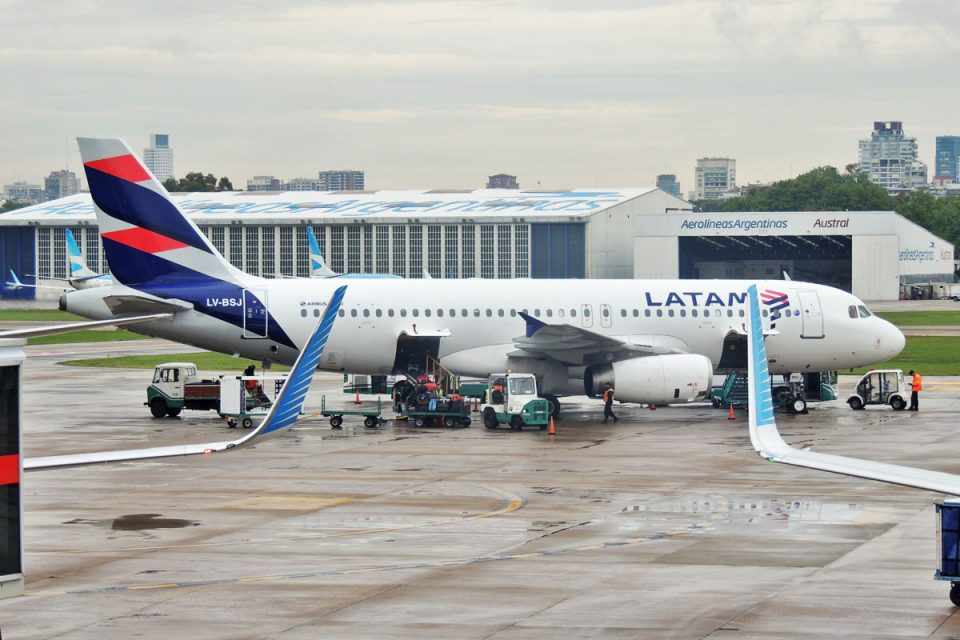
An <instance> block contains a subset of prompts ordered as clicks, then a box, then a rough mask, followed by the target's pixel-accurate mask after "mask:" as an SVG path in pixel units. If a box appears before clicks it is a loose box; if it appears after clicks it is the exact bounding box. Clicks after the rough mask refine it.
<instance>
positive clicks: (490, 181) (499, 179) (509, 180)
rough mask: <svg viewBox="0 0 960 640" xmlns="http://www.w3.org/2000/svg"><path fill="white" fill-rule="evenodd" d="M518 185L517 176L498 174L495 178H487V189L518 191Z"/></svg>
mask: <svg viewBox="0 0 960 640" xmlns="http://www.w3.org/2000/svg"><path fill="white" fill-rule="evenodd" d="M519 188H520V183H519V182H517V176H511V175H510V174H507V173H498V174H497V175H495V176H490V177H488V178H487V189H519Z"/></svg>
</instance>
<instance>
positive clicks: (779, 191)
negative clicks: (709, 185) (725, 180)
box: [693, 167, 960, 246]
mask: <svg viewBox="0 0 960 640" xmlns="http://www.w3.org/2000/svg"><path fill="white" fill-rule="evenodd" d="M693 204H694V205H695V206H696V208H697V210H699V211H718V212H728V211H729V212H732V211H896V212H897V213H899V214H900V215H902V216H903V217H905V218H907V219H908V220H910V221H912V222H915V223H916V224H918V225H920V226H921V227H923V228H924V229H927V230H928V231H930V232H931V233H933V234H935V235H937V236H940V237H941V238H943V239H944V240H947V241H949V242H952V243H953V244H954V246H960V198H937V197H935V196H933V195H931V194H930V193H927V192H925V191H911V192H908V193H903V194H899V195H896V196H891V195H890V194H888V193H887V191H886V189H884V188H883V187H881V186H880V185H877V184H874V183H873V182H871V181H870V179H869V178H868V177H867V175H866V174H864V173H862V172H857V171H853V170H851V169H849V168H848V170H847V171H846V172H845V173H842V174H841V173H840V172H839V171H837V169H836V168H834V167H818V168H816V169H814V170H812V171H808V172H807V173H804V174H802V175H800V176H797V177H796V178H792V179H790V180H781V181H779V182H775V183H773V184H772V185H770V186H765V187H755V188H753V189H752V190H750V191H749V193H747V194H746V195H743V196H740V197H736V198H729V199H727V200H698V201H695V202H694V203H693Z"/></svg>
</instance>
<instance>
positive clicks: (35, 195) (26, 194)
mask: <svg viewBox="0 0 960 640" xmlns="http://www.w3.org/2000/svg"><path fill="white" fill-rule="evenodd" d="M3 195H4V197H5V198H6V199H7V200H16V201H17V202H25V203H27V204H37V203H38V202H43V201H44V200H46V199H47V198H46V193H45V192H44V190H43V187H41V186H40V185H38V184H30V183H29V182H23V181H18V182H11V183H10V184H8V185H6V186H5V187H4V188H3Z"/></svg>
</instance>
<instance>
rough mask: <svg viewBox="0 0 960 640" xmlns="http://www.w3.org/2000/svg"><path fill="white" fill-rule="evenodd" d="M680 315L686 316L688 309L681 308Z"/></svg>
mask: <svg viewBox="0 0 960 640" xmlns="http://www.w3.org/2000/svg"><path fill="white" fill-rule="evenodd" d="M680 317H681V318H686V317H687V310H686V309H680Z"/></svg>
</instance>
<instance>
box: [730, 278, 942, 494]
mask: <svg viewBox="0 0 960 640" xmlns="http://www.w3.org/2000/svg"><path fill="white" fill-rule="evenodd" d="M747 293H748V297H749V301H748V302H749V305H750V324H749V328H748V332H747V352H748V353H749V361H748V394H749V407H750V442H751V443H752V444H753V448H754V450H756V452H757V453H758V454H760V456H761V457H763V458H766V459H767V460H770V461H772V462H782V463H784V464H789V465H794V466H797V467H806V468H808V469H816V470H818V471H828V472H830V473H839V474H842V475H847V476H853V477H856V478H866V479H868V480H878V481H880V482H887V483H890V484H899V485H903V486H907V487H914V488H916V489H926V490H929V491H937V492H940V493H944V494H947V495H952V496H960V476H958V475H954V474H951V473H943V472H940V471H928V470H926V469H917V468H915V467H905V466H902V465H897V464H887V463H883V462H874V461H872V460H863V459H860V458H848V457H846V456H837V455H832V454H827V453H817V452H814V451H810V450H809V449H807V450H801V449H796V448H794V447H791V446H790V445H789V444H787V443H786V442H784V440H783V438H782V437H781V436H780V432H779V431H778V430H777V421H776V417H775V416H774V413H773V397H772V394H771V391H770V372H769V371H768V369H767V349H766V346H765V345H764V340H763V326H762V322H761V320H760V304H759V302H758V299H757V287H756V285H752V286H751V287H750V288H749V289H748V291H747Z"/></svg>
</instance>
